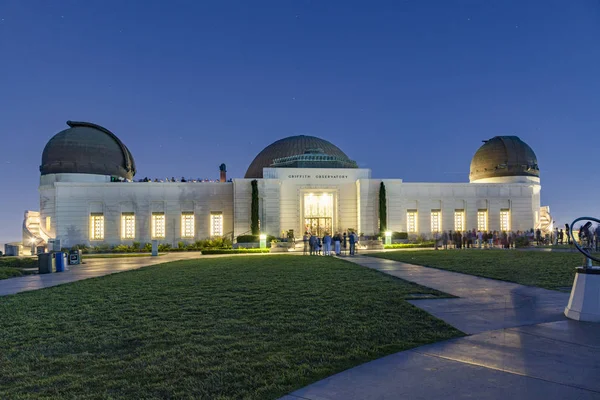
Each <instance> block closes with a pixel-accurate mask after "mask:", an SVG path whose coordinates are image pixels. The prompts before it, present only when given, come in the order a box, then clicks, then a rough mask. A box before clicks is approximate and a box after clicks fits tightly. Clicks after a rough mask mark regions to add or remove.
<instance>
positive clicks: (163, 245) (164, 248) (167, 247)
mask: <svg viewBox="0 0 600 400" xmlns="http://www.w3.org/2000/svg"><path fill="white" fill-rule="evenodd" d="M170 250H171V245H170V244H169V243H161V244H159V245H158V251H161V252H165V251H170Z"/></svg>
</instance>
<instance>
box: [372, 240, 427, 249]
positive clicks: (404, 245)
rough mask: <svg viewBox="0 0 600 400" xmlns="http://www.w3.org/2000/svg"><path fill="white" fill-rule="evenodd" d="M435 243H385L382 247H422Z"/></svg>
mask: <svg viewBox="0 0 600 400" xmlns="http://www.w3.org/2000/svg"><path fill="white" fill-rule="evenodd" d="M434 246H435V243H434V242H433V241H428V242H422V243H396V244H386V245H384V246H383V248H384V249H424V248H429V247H434Z"/></svg>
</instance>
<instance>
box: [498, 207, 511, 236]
mask: <svg viewBox="0 0 600 400" xmlns="http://www.w3.org/2000/svg"><path fill="white" fill-rule="evenodd" d="M500 230H501V231H502V232H508V231H510V210H507V209H503V210H500Z"/></svg>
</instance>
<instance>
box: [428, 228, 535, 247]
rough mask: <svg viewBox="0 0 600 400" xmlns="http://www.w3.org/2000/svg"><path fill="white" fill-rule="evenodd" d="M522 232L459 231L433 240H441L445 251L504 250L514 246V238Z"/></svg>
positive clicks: (443, 233)
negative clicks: (500, 248)
mask: <svg viewBox="0 0 600 400" xmlns="http://www.w3.org/2000/svg"><path fill="white" fill-rule="evenodd" d="M522 235H523V232H520V231H517V232H498V231H491V232H484V231H478V230H475V229H473V230H471V231H466V232H459V231H444V232H442V233H441V234H439V235H436V236H437V237H435V238H434V239H435V240H436V242H437V241H439V240H440V239H441V244H442V246H443V247H444V248H445V249H447V248H448V247H449V246H450V247H454V248H456V249H467V248H472V247H478V248H492V247H502V248H505V249H508V248H511V247H514V246H515V241H516V238H517V237H519V236H522Z"/></svg>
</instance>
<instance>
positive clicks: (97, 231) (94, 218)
mask: <svg viewBox="0 0 600 400" xmlns="http://www.w3.org/2000/svg"><path fill="white" fill-rule="evenodd" d="M90 240H104V214H102V213H92V214H91V215H90Z"/></svg>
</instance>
